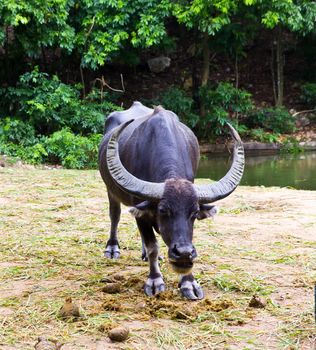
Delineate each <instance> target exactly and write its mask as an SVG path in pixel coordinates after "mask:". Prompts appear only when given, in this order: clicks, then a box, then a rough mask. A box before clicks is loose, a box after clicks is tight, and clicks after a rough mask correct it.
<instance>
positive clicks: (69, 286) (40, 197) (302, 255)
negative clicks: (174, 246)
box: [0, 167, 316, 350]
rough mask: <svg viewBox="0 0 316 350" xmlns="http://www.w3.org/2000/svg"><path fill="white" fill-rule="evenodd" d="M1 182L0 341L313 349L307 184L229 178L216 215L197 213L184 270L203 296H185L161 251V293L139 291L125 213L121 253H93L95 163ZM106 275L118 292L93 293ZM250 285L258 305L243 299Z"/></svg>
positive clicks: (142, 267) (98, 220)
mask: <svg viewBox="0 0 316 350" xmlns="http://www.w3.org/2000/svg"><path fill="white" fill-rule="evenodd" d="M0 184H1V186H0V217H1V221H0V232H1V245H0V323H1V327H0V348H1V349H7V350H9V349H24V350H27V349H33V348H34V344H35V342H36V339H37V337H38V336H39V335H42V334H44V335H47V336H48V337H52V338H55V339H58V340H59V341H60V342H63V343H65V345H64V347H63V349H65V350H69V349H95V348H96V349H105V348H106V349H313V348H316V342H315V323H314V319H313V283H314V281H315V280H316V272H315V271H316V250H315V247H316V235H315V232H316V230H315V226H316V212H315V207H316V195H315V192H308V191H294V190H288V189H278V188H274V189H263V188H240V189H239V190H238V191H236V192H235V193H234V194H233V195H232V196H230V198H229V199H225V200H224V201H223V202H222V209H221V213H220V214H219V215H218V217H217V218H216V220H215V222H211V221H209V220H204V221H202V222H199V223H197V225H196V229H195V239H194V240H195V244H196V247H197V249H198V252H199V262H198V263H197V264H196V266H195V275H196V277H197V278H198V280H199V281H200V283H201V284H202V285H203V287H204V291H205V292H206V299H205V300H203V301H200V302H188V301H186V300H183V299H182V298H181V296H180V295H179V293H178V290H177V276H176V275H174V274H173V273H172V271H171V269H170V268H169V266H168V264H167V263H166V262H165V261H163V262H162V264H161V265H162V271H163V273H164V277H165V282H166V284H167V287H168V291H167V292H166V293H165V294H164V295H162V296H160V297H157V298H148V297H145V295H144V294H143V292H142V285H143V282H144V280H145V278H146V275H147V271H148V268H147V263H144V262H142V261H141V260H140V251H141V249H140V248H141V244H140V239H139V237H138V232H137V229H136V225H135V223H134V221H133V219H132V217H131V216H130V215H129V214H128V213H126V212H124V213H123V214H122V219H121V224H120V241H121V248H122V250H121V253H122V257H121V259H119V260H117V261H111V260H106V259H105V258H103V249H104V243H105V242H106V240H107V232H108V230H109V218H108V216H107V209H108V208H107V206H108V203H107V197H106V191H105V186H104V185H103V183H102V181H101V179H100V177H99V175H98V173H97V172H96V171H71V170H40V169H23V168H13V167H12V168H11V167H6V168H1V169H0ZM161 246H162V254H163V255H165V256H166V249H165V247H164V245H163V244H161ZM115 274H120V275H121V276H122V280H121V281H120V283H121V290H120V293H118V294H112V295H108V294H105V293H103V292H102V287H103V286H104V283H105V282H103V280H104V279H108V280H111V279H113V277H112V276H113V275H115ZM253 294H259V295H261V296H263V297H264V298H266V299H267V307H266V308H265V309H252V308H249V307H248V303H249V300H250V299H251V297H252V295H253ZM68 296H71V297H72V299H73V300H74V301H75V302H76V303H77V304H78V305H79V306H80V308H81V314H82V317H81V318H80V319H78V320H76V322H73V321H71V320H70V321H64V320H61V319H59V318H58V310H59V308H60V307H61V306H62V305H63V303H64V299H65V298H66V297H68ZM118 324H123V325H127V326H129V327H130V329H131V335H130V337H129V339H128V340H127V341H126V342H125V343H122V344H117V343H115V344H114V343H111V341H110V340H108V338H107V336H106V331H107V329H109V328H110V327H113V326H114V325H118Z"/></svg>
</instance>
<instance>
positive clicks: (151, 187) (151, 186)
mask: <svg viewBox="0 0 316 350" xmlns="http://www.w3.org/2000/svg"><path fill="white" fill-rule="evenodd" d="M131 122H133V120H129V121H128V122H126V123H124V124H121V125H120V126H118V127H117V128H116V129H115V130H114V131H113V133H112V135H111V137H110V140H109V143H108V145H107V150H106V161H107V166H108V169H109V172H110V174H111V176H112V179H113V180H114V181H115V182H116V183H117V185H118V186H119V187H120V188H121V189H122V190H123V191H125V192H126V193H128V194H131V195H134V196H136V197H138V198H140V199H143V200H153V201H155V200H159V199H161V198H162V195H163V191H164V187H165V184H164V183H156V182H148V181H144V180H140V179H138V178H137V177H135V176H134V175H132V174H131V173H129V172H128V171H127V170H126V169H125V167H124V166H123V164H122V162H121V160H120V155H119V144H118V138H119V136H120V134H121V132H122V131H123V130H124V129H125V128H126V127H127V126H128V125H129V124H130V123H131Z"/></svg>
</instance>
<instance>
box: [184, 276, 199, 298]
mask: <svg viewBox="0 0 316 350" xmlns="http://www.w3.org/2000/svg"><path fill="white" fill-rule="evenodd" d="M179 288H180V291H181V294H182V296H184V297H185V298H187V299H189V300H199V299H203V298H204V293H203V289H202V288H201V286H200V285H199V284H198V283H197V282H196V280H195V279H194V277H193V276H192V275H185V276H183V277H182V278H181V280H180V282H179Z"/></svg>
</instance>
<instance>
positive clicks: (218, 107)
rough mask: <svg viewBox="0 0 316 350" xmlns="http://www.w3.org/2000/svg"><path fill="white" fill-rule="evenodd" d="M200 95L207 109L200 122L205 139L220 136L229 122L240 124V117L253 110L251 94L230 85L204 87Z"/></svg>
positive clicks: (221, 84) (220, 84)
mask: <svg viewBox="0 0 316 350" xmlns="http://www.w3.org/2000/svg"><path fill="white" fill-rule="evenodd" d="M199 94H200V98H201V104H202V106H203V108H204V109H205V117H204V118H202V119H201V120H200V129H201V131H202V134H203V136H204V137H209V136H212V135H220V134H221V133H222V126H223V125H224V124H225V123H226V122H227V121H230V122H234V123H238V118H239V117H242V116H244V115H246V114H247V113H248V112H249V111H250V110H251V109H253V103H252V101H251V94H250V93H249V92H247V91H245V90H242V89H237V88H235V87H234V86H233V85H232V84H230V83H225V82H223V83H219V84H218V85H217V87H215V88H212V87H210V86H204V87H202V88H201V89H200V91H199Z"/></svg>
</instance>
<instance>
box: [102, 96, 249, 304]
mask: <svg viewBox="0 0 316 350" xmlns="http://www.w3.org/2000/svg"><path fill="white" fill-rule="evenodd" d="M229 128H230V130H231V134H232V137H233V139H234V142H235V145H234V154H233V156H234V157H233V163H232V165H231V168H230V170H229V171H228V173H227V174H226V175H225V176H224V177H223V178H222V179H221V180H219V181H218V182H215V183H212V184H207V185H195V184H193V182H194V176H195V174H196V171H197V166H198V161H199V145H198V142H197V139H196V137H195V136H194V134H193V132H192V131H191V130H190V129H189V128H188V127H186V126H185V125H184V124H182V123H181V122H180V121H179V119H178V117H177V116H176V115H175V114H174V113H173V112H171V111H168V110H165V109H164V108H162V107H160V106H159V107H156V108H155V109H150V108H147V107H145V106H143V105H142V104H141V103H140V102H134V104H133V105H132V107H131V108H130V109H128V110H125V111H121V112H113V113H111V114H110V115H109V117H108V118H107V120H106V124H105V135H104V137H103V140H102V142H101V145H100V149H99V166H100V172H101V176H102V178H103V180H104V182H105V184H106V187H107V190H108V197H109V203H110V218H111V231H110V238H109V240H108V242H107V245H106V250H105V256H106V257H108V258H118V257H119V255H120V251H119V243H118V238H117V227H118V223H119V219H120V213H121V209H120V203H123V204H125V205H127V206H131V207H132V208H131V209H130V212H131V213H132V214H133V215H134V216H135V218H136V222H137V226H138V229H139V231H140V234H141V238H142V242H143V252H142V256H143V258H148V260H149V270H150V272H149V276H148V279H147V281H146V282H145V287H144V290H145V293H146V294H147V295H149V296H151V295H154V294H158V293H160V292H162V291H164V290H165V284H164V281H163V278H162V275H161V272H160V269H159V265H158V244H157V240H156V237H155V233H154V230H155V231H156V232H157V233H159V234H160V235H161V237H162V239H163V240H164V242H165V243H166V245H167V246H168V258H169V262H170V264H171V266H172V267H173V269H174V270H175V271H176V272H177V273H179V274H180V282H179V288H180V290H181V293H182V295H183V296H184V297H186V298H188V299H190V300H195V299H202V298H203V291H202V288H201V287H200V286H199V284H198V283H197V282H196V280H195V279H194V277H193V275H192V273H191V270H192V267H193V262H194V259H195V258H196V256H197V252H196V249H195V247H194V246H193V244H192V237H193V224H194V221H195V219H198V220H201V219H205V218H207V217H210V216H213V215H214V213H215V207H214V206H213V205H210V204H209V203H213V202H215V201H217V200H219V199H222V198H225V197H227V196H228V195H229V194H230V193H232V192H233V191H234V190H235V189H236V187H237V186H238V184H239V182H240V180H241V177H242V174H243V169H244V149H243V146H242V143H241V140H240V137H239V135H238V133H237V132H236V131H235V129H234V128H233V127H232V126H230V125H229Z"/></svg>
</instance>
